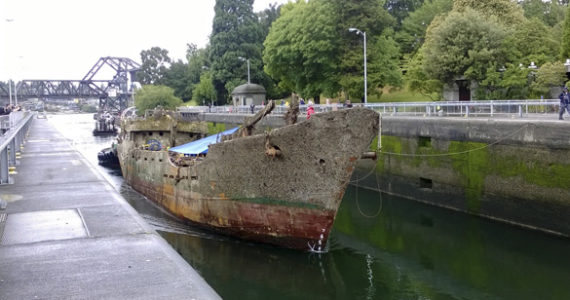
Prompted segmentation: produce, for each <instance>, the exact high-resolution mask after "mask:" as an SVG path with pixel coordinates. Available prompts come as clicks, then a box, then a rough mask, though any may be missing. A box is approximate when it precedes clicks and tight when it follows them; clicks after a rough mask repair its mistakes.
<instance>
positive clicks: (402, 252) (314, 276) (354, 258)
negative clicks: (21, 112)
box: [50, 115, 570, 299]
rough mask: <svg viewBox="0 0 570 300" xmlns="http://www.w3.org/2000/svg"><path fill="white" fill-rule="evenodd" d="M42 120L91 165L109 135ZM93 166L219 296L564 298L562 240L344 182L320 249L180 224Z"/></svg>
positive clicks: (67, 121) (567, 263)
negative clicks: (342, 194)
mask: <svg viewBox="0 0 570 300" xmlns="http://www.w3.org/2000/svg"><path fill="white" fill-rule="evenodd" d="M50 121H51V122H52V123H55V124H56V125H59V126H60V127H61V128H64V129H65V128H67V130H68V134H67V135H68V138H69V139H71V140H73V143H74V144H75V145H76V147H77V149H78V150H80V151H81V152H82V153H83V155H85V156H86V158H88V159H89V160H90V161H92V162H94V165H96V161H97V160H96V156H94V155H96V152H97V151H98V150H100V149H102V148H104V147H107V146H108V143H110V141H111V140H112V138H100V137H93V136H92V135H91V134H90V132H89V131H90V130H92V129H93V126H94V125H93V121H92V118H91V116H89V115H87V116H85V115H79V116H78V115H75V116H73V115H72V116H55V117H53V118H51V119H50ZM71 128H73V131H71ZM96 167H97V168H99V170H100V171H101V172H102V173H103V174H104V175H105V177H106V178H107V179H108V180H109V181H111V182H112V183H113V185H114V186H115V187H116V188H117V189H119V190H120V192H121V194H122V195H123V196H124V197H125V199H127V201H129V203H130V204H131V205H132V206H133V207H134V208H135V209H136V210H137V211H138V212H139V214H140V215H141V216H142V217H143V218H144V219H145V220H146V221H147V222H148V223H149V224H150V225H151V226H152V227H153V228H154V229H156V230H157V231H158V232H159V233H160V234H161V235H162V236H163V237H164V238H165V239H166V240H167V241H168V242H169V243H170V244H171V245H172V247H173V248H174V249H176V251H178V252H179V253H180V254H181V255H182V256H183V257H184V258H185V259H186V260H187V261H188V262H189V263H190V265H192V266H193V267H194V268H195V269H196V270H197V271H198V272H199V273H200V274H201V275H202V276H203V277H204V279H205V280H206V281H207V282H208V283H209V284H210V285H211V286H212V287H213V288H214V289H215V290H216V291H217V292H218V293H219V294H220V295H221V296H222V297H223V298H224V299H570V240H569V239H565V238H558V237H554V236H550V235H546V234H543V233H538V232H533V231H528V230H523V229H520V228H517V227H513V226H510V225H506V224H501V223H497V222H493V221H490V220H485V219H482V218H478V217H473V216H469V215H465V214H462V213H457V212H453V211H449V210H444V209H441V208H436V207H432V206H428V205H424V204H421V203H417V202H413V201H410V200H406V199H402V198H397V197H392V196H388V195H380V194H379V193H378V192H375V191H369V190H365V189H362V188H357V187H355V186H350V187H349V189H348V190H347V193H346V195H345V197H344V199H343V202H342V205H341V207H340V210H339V212H338V216H337V219H336V221H335V225H334V228H333V232H332V234H331V237H330V240H329V245H330V248H329V250H328V252H327V253H323V254H315V253H306V252H300V251H293V250H287V249H280V248H276V247H272V246H267V245H262V244H253V243H247V242H243V241H239V240H236V239H232V238H227V237H223V236H219V235H214V234H210V233H207V232H203V231H200V230H197V229H194V228H191V227H188V226H186V225H185V224H183V223H182V222H180V221H178V220H176V219H175V218H172V217H170V216H169V215H168V214H166V213H164V212H163V211H162V210H160V209H158V208H157V207H156V206H154V205H153V204H152V203H150V202H149V201H148V200H146V199H145V198H144V197H142V196H140V195H139V194H138V193H136V192H135V191H133V190H132V189H131V188H130V187H128V186H126V185H125V184H124V183H123V182H122V178H121V177H120V173H117V172H116V171H112V170H107V169H105V168H102V167H100V166H96Z"/></svg>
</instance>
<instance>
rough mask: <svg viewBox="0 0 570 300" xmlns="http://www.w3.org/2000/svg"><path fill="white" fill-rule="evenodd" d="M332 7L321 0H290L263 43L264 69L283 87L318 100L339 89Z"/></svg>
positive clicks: (335, 32) (336, 40) (336, 42)
mask: <svg viewBox="0 0 570 300" xmlns="http://www.w3.org/2000/svg"><path fill="white" fill-rule="evenodd" d="M332 15H333V10H332V7H331V6H330V5H327V4H326V3H322V2H321V1H310V2H308V3H306V2H304V1H299V2H297V3H291V2H290V3H288V4H286V5H284V6H282V8H281V17H279V19H277V20H276V21H275V22H274V23H273V25H272V26H271V30H270V31H269V34H268V35H267V38H266V40H265V43H264V46H265V50H264V53H263V62H264V63H265V71H266V72H267V73H268V74H269V75H270V76H272V77H273V78H275V79H277V80H279V81H280V85H281V87H283V88H286V89H289V90H293V91H296V92H297V93H299V94H301V96H302V97H305V98H311V97H313V98H316V100H318V98H319V96H320V94H321V93H322V92H328V93H334V92H336V91H338V89H339V86H338V48H339V47H340V45H339V44H338V42H339V40H338V38H337V31H336V24H335V23H336V22H335V21H336V20H334V19H333V18H331V16H332Z"/></svg>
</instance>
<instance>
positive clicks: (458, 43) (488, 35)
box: [423, 8, 507, 83]
mask: <svg viewBox="0 0 570 300" xmlns="http://www.w3.org/2000/svg"><path fill="white" fill-rule="evenodd" d="M432 26H434V27H432V28H431V29H430V31H428V36H427V39H426V43H425V44H424V47H423V51H424V53H423V55H424V67H425V71H426V73H427V74H428V75H429V76H430V77H432V78H434V79H438V80H440V81H441V82H444V83H450V82H452V81H453V80H455V79H456V78H459V77H465V78H466V79H471V80H475V81H478V82H479V81H481V80H482V79H484V78H485V73H486V70H487V69H488V67H489V66H491V65H492V64H498V65H503V64H504V63H505V61H504V60H505V56H506V54H505V53H506V49H504V48H503V41H504V39H505V37H506V36H507V30H506V29H505V28H504V26H503V25H502V24H500V23H499V22H497V21H496V19H495V18H493V17H488V18H487V17H485V16H483V15H482V14H481V13H479V12H477V11H475V10H473V9H470V8H467V9H465V10H463V12H457V11H456V12H451V13H450V14H449V15H448V16H447V17H446V18H445V19H444V20H443V21H442V22H441V23H439V24H432Z"/></svg>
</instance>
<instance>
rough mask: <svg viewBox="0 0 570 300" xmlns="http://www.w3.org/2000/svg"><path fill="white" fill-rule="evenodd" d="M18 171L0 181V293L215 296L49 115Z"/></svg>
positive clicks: (37, 124) (35, 130)
mask: <svg viewBox="0 0 570 300" xmlns="http://www.w3.org/2000/svg"><path fill="white" fill-rule="evenodd" d="M16 171H17V175H15V176H14V177H13V181H14V184H11V185H2V186H0V199H1V200H0V299H219V298H220V297H219V296H218V295H217V294H216V292H215V291H213V290H212V288H211V287H209V286H208V284H207V283H206V282H205V281H204V280H203V279H202V278H201V277H200V275H199V274H198V273H197V272H196V271H195V270H193V269H192V268H191V267H190V265H188V263H187V262H186V261H185V260H184V259H183V258H182V257H180V256H179V255H178V253H176V252H175V251H174V250H173V249H172V248H171V247H170V246H169V245H168V244H167V243H166V241H164V240H163V239H162V238H161V237H160V236H159V235H158V234H157V233H156V232H154V231H153V230H152V229H150V228H149V227H148V225H146V224H145V222H144V221H143V220H142V218H141V217H139V216H138V214H137V213H136V211H135V210H134V209H133V208H132V207H130V205H129V204H128V203H127V202H126V201H125V200H124V199H123V198H122V197H121V196H120V195H119V194H118V192H116V191H115V190H114V189H113V188H112V187H111V185H110V184H109V183H108V182H106V181H105V180H104V179H103V177H102V176H100V175H99V174H98V173H97V171H94V170H93V169H92V168H90V166H89V164H88V163H87V161H86V160H85V159H84V158H83V157H82V156H81V155H80V154H79V153H78V152H77V151H75V150H74V149H73V148H72V147H71V146H70V145H69V144H68V142H67V141H66V140H65V139H64V138H63V136H62V135H61V134H59V132H58V131H57V130H56V129H55V128H53V127H52V126H51V125H50V124H49V123H48V121H47V120H45V119H36V120H34V122H33V125H32V128H31V130H30V135H29V137H28V139H27V142H26V144H25V149H24V150H23V151H22V155H21V159H20V164H19V165H18V167H17V169H16ZM2 203H3V204H4V206H6V207H5V209H3V208H2V206H3V205H2ZM6 203H7V205H6ZM2 227H3V228H4V230H3V234H2Z"/></svg>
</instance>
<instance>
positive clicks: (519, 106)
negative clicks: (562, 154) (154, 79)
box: [178, 99, 560, 118]
mask: <svg viewBox="0 0 570 300" xmlns="http://www.w3.org/2000/svg"><path fill="white" fill-rule="evenodd" d="M559 105H560V102H559V100H558V99H544V100H541V99H537V100H486V101H438V102H389V103H369V104H361V103H355V104H353V107H367V108H370V109H374V110H376V111H378V112H380V113H382V114H386V115H412V116H418V115H419V116H466V117H470V116H479V117H481V116H486V117H501V116H517V117H520V118H522V117H523V116H525V115H529V114H548V113H557V112H558V109H559ZM307 107H308V106H307V105H301V106H300V107H299V111H300V113H303V114H304V113H305V112H306V110H307ZM261 108H262V106H260V105H256V106H255V107H254V108H253V111H254V112H257V111H259V110H260V109H261ZM335 108H336V109H342V108H344V106H343V105H342V104H337V103H335V104H329V105H326V104H319V105H314V109H315V112H325V111H331V110H334V109H335ZM287 109H288V107H287V106H285V105H281V104H277V105H276V106H275V109H274V110H273V113H274V114H284V113H285V112H287ZM178 111H180V112H185V113H218V114H220V113H221V114H251V113H252V108H251V107H250V106H212V107H208V106H192V107H190V106H182V107H178Z"/></svg>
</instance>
